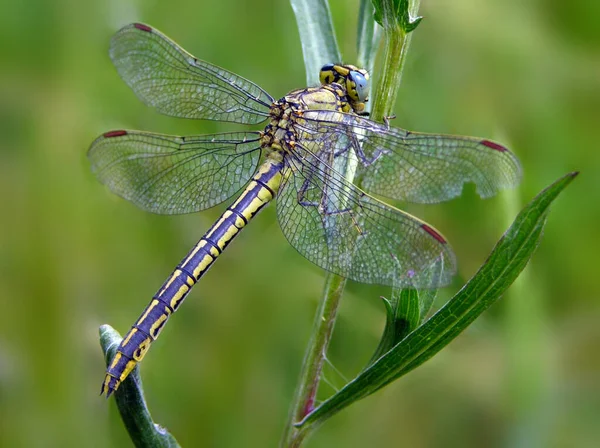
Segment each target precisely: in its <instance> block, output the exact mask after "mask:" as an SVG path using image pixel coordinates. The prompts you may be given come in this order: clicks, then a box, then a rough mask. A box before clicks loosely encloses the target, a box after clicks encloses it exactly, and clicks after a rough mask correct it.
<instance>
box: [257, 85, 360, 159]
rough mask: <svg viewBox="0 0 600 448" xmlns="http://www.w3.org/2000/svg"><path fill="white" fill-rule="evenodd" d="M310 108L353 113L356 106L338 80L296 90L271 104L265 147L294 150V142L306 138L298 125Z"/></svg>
mask: <svg viewBox="0 0 600 448" xmlns="http://www.w3.org/2000/svg"><path fill="white" fill-rule="evenodd" d="M307 110H333V111H338V112H351V111H352V107H351V105H350V102H349V99H348V96H347V95H346V91H345V89H344V88H343V87H342V86H341V85H340V84H337V83H333V84H328V85H324V86H321V87H309V88H307V89H299V90H293V91H292V92H290V93H288V94H287V95H286V96H284V97H283V98H281V99H279V100H277V101H275V102H274V103H273V105H272V106H271V109H270V111H269V117H270V120H269V124H268V125H267V126H266V127H265V129H264V131H263V133H262V137H261V146H262V147H263V148H267V147H268V148H270V149H272V150H275V151H278V152H283V153H290V152H293V149H294V148H293V147H294V144H295V143H294V142H295V141H296V140H297V139H299V138H302V137H304V135H301V134H302V132H301V131H300V130H299V129H298V128H297V126H295V125H296V124H301V123H302V113H303V112H304V111H307Z"/></svg>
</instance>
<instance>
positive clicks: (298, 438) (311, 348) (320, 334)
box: [281, 274, 346, 448]
mask: <svg viewBox="0 0 600 448" xmlns="http://www.w3.org/2000/svg"><path fill="white" fill-rule="evenodd" d="M345 285H346V279H345V278H344V277H340V276H339V275H335V274H328V275H327V281H326V283H325V290H324V291H323V298H322V299H321V301H320V304H319V309H318V310H317V314H316V316H315V320H314V323H313V329H312V336H311V339H310V341H309V343H308V347H307V350H306V353H305V355H304V362H303V365H302V372H301V374H300V380H299V381H298V386H297V389H296V394H295V396H294V401H293V402H292V407H291V409H290V414H289V418H288V423H287V426H286V428H285V432H284V434H283V438H282V442H281V446H282V447H289V448H292V447H299V446H300V445H301V444H302V441H303V440H304V439H305V438H306V436H307V435H308V434H309V433H310V430H311V429H314V427H310V426H306V427H302V428H299V427H296V424H297V423H298V422H300V421H302V419H303V418H304V417H306V415H308V414H309V413H310V412H311V411H312V410H313V409H314V407H315V399H316V396H317V390H318V387H319V379H320V376H321V371H322V370H323V364H324V363H325V356H326V353H327V347H328V346H329V342H330V341H331V337H332V335H333V328H334V326H335V319H336V316H337V310H338V308H339V304H340V300H341V298H342V293H343V291H344V286H345Z"/></svg>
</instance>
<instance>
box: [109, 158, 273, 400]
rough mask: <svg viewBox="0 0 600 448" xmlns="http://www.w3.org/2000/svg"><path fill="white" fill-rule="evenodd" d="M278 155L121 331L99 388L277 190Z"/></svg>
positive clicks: (122, 369)
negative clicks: (113, 354)
mask: <svg viewBox="0 0 600 448" xmlns="http://www.w3.org/2000/svg"><path fill="white" fill-rule="evenodd" d="M282 169H283V162H282V160H281V156H279V155H277V154H276V153H273V156H272V157H270V158H268V159H267V161H266V162H265V163H264V164H263V165H262V166H261V167H260V168H259V170H258V173H257V174H256V175H255V176H254V177H253V178H252V180H251V181H250V183H249V184H248V186H247V187H246V189H245V190H244V192H243V193H242V194H241V195H240V197H239V198H238V199H237V200H236V201H235V202H234V203H233V204H232V205H231V206H229V207H228V208H227V210H225V212H224V213H223V214H222V215H221V217H220V218H219V219H218V220H217V222H216V223H215V224H214V225H213V226H212V227H211V228H210V229H209V230H208V231H207V232H206V234H205V235H204V236H203V237H202V238H201V239H200V241H198V243H197V244H196V246H194V248H193V249H192V250H191V251H190V252H189V253H188V255H187V256H186V257H185V258H184V259H183V260H182V262H181V263H180V264H179V265H178V266H177V267H176V268H175V270H174V271H173V273H172V274H171V276H170V277H169V278H168V279H167V281H165V283H164V284H163V285H162V287H161V288H160V289H159V290H158V292H157V293H156V294H155V296H154V297H153V298H152V300H151V301H150V303H149V304H148V306H147V307H146V309H145V310H144V312H143V313H142V315H141V316H140V318H139V319H138V321H137V322H136V323H135V325H134V326H133V327H132V328H131V330H129V332H128V333H127V334H126V335H125V337H124V338H123V340H122V341H121V344H120V345H119V348H118V350H117V354H116V355H115V357H114V358H113V360H112V362H111V364H110V365H109V367H108V369H107V370H106V376H105V378H104V382H103V383H102V391H101V393H102V394H106V395H107V396H110V395H111V394H112V393H113V392H114V391H115V390H117V388H118V387H119V385H120V384H121V382H122V381H123V380H124V379H125V378H127V376H128V375H129V374H130V373H131V371H132V370H133V368H134V367H135V366H136V365H137V363H138V362H140V361H141V360H142V359H143V358H144V356H145V354H146V353H147V352H148V349H149V348H150V345H151V344H152V342H154V341H155V340H156V339H157V338H158V336H159V334H160V332H161V330H162V329H163V327H164V325H165V323H166V322H167V320H168V319H169V317H170V316H171V314H173V313H174V312H175V311H176V310H177V309H178V308H179V306H180V305H181V304H182V303H183V301H184V300H185V298H186V296H187V294H188V293H189V292H190V290H191V289H192V287H193V286H194V285H195V284H196V282H197V281H198V280H199V279H200V277H202V276H203V275H204V274H205V273H206V272H207V271H208V269H209V268H210V267H211V266H212V264H213V263H214V262H215V260H216V259H217V257H218V256H219V255H220V254H221V253H222V252H223V250H224V249H225V247H227V245H228V244H229V242H230V241H231V240H232V239H233V238H234V237H235V236H236V235H237V234H238V233H239V232H240V230H242V229H243V228H244V227H245V226H246V224H247V223H248V222H249V221H250V219H252V218H253V217H254V216H256V214H257V213H258V212H259V211H260V210H261V209H262V208H263V207H264V206H265V205H267V204H268V203H269V202H270V201H271V200H272V199H273V198H274V196H275V194H276V193H277V190H278V189H279V185H280V184H281V179H282V173H281V172H282Z"/></svg>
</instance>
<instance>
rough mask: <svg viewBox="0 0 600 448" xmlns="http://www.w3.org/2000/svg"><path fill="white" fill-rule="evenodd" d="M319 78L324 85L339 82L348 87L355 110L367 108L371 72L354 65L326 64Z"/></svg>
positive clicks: (348, 93)
mask: <svg viewBox="0 0 600 448" xmlns="http://www.w3.org/2000/svg"><path fill="white" fill-rule="evenodd" d="M319 79H320V80H321V84H322V85H327V84H332V83H334V82H335V83H337V84H339V85H341V86H342V87H344V88H345V89H346V94H347V95H348V99H349V100H350V101H349V102H350V105H351V106H352V109H354V111H355V112H362V111H363V110H364V109H365V102H367V101H368V99H369V72H367V71H366V70H364V69H362V68H358V67H355V66H354V65H338V64H325V65H324V66H323V67H322V68H321V73H320V74H319Z"/></svg>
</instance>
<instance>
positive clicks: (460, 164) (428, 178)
mask: <svg viewBox="0 0 600 448" xmlns="http://www.w3.org/2000/svg"><path fill="white" fill-rule="evenodd" d="M298 123H299V124H298V126H300V128H301V130H302V131H304V132H305V133H307V134H312V135H313V136H314V135H317V134H322V133H327V134H332V135H336V136H338V137H341V138H344V139H346V143H345V144H343V145H340V144H338V145H337V146H338V147H339V149H338V151H343V150H347V149H349V148H350V147H352V148H353V149H354V150H355V153H356V155H357V158H358V160H359V162H360V163H359V170H358V173H357V174H358V176H359V178H360V180H361V182H362V183H361V186H362V188H364V189H365V190H366V191H368V192H370V193H376V194H380V195H382V196H386V197H389V198H393V199H397V200H401V201H409V202H416V203H435V202H441V201H446V200H448V199H452V198H454V197H456V196H460V194H461V193H462V189H463V185H464V184H465V183H468V182H472V183H474V184H475V185H476V188H477V193H478V194H479V195H480V196H481V197H484V198H485V197H489V196H492V195H494V194H496V193H497V192H498V191H499V190H502V189H505V188H512V187H515V186H516V185H517V184H518V183H519V181H520V179H521V166H520V164H519V161H518V160H517V158H516V157H515V155H514V154H512V153H511V152H510V151H509V150H508V149H506V148H505V147H504V146H502V145H500V144H498V143H495V142H492V141H490V140H485V139H481V138H476V137H462V136H454V135H438V134H421V133H415V132H409V131H405V130H403V129H399V128H390V127H387V126H385V125H382V124H378V123H375V122H374V121H371V120H368V119H366V118H363V117H359V116H356V115H351V114H344V113H341V112H335V111H307V112H305V113H304V114H303V115H302V119H299V120H298ZM313 138H314V137H313Z"/></svg>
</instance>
